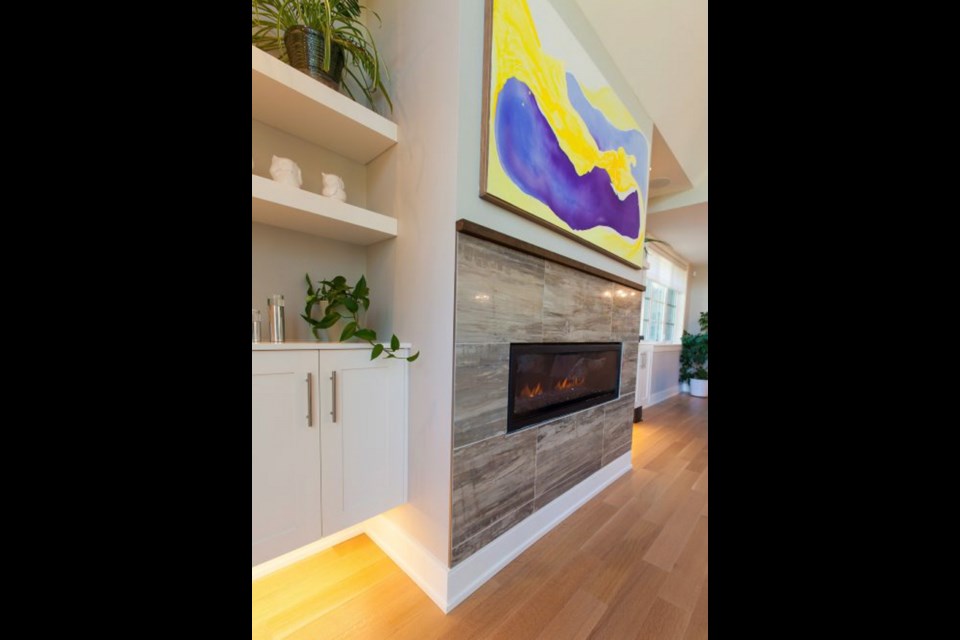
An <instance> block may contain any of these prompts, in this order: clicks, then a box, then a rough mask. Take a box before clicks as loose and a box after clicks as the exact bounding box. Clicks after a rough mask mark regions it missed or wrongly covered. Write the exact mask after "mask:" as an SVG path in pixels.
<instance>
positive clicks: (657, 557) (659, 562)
mask: <svg viewBox="0 0 960 640" xmlns="http://www.w3.org/2000/svg"><path fill="white" fill-rule="evenodd" d="M706 502H707V496H706V495H705V494H702V493H698V492H696V491H688V492H687V496H686V500H685V501H684V503H683V505H682V506H681V507H680V508H679V509H677V510H676V511H674V512H673V515H672V516H670V519H669V520H667V522H666V524H664V525H663V529H662V530H661V531H660V535H658V536H657V539H656V540H655V541H654V543H653V544H652V545H651V546H650V548H649V549H647V552H646V553H645V554H644V556H643V559H644V560H646V561H647V562H649V563H650V564H652V565H656V566H658V567H660V568H661V569H664V570H665V571H672V570H673V565H674V563H676V561H677V558H679V557H680V553H681V552H682V551H683V548H684V547H685V546H686V545H687V540H689V539H690V534H692V533H693V528H694V527H695V526H696V524H697V521H698V520H699V519H700V518H701V516H700V511H701V510H702V509H703V505H704V504H706Z"/></svg>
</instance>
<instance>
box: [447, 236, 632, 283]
mask: <svg viewBox="0 0 960 640" xmlns="http://www.w3.org/2000/svg"><path fill="white" fill-rule="evenodd" d="M457 231H459V232H460V233H465V234H467V235H468V236H473V237H474V238H480V239H481V240H488V241H490V242H492V243H494V244H499V245H501V246H503V247H507V248H509V249H515V250H517V251H520V252H522V253H526V254H529V255H531V256H537V257H538V258H544V259H546V260H550V261H551V262H556V263H557V264H562V265H563V266H565V267H570V268H571V269H576V270H577V271H582V272H583V273H589V274H590V275H592V276H597V277H598V278H605V279H607V280H610V281H611V282H616V283H617V284H620V285H623V286H625V287H628V288H630V289H634V290H636V291H646V287H644V286H643V285H642V284H638V283H636V282H631V281H630V280H627V279H626V278H623V277H621V276H618V275H615V274H612V273H609V272H607V271H604V270H603V269H597V268H596V267H591V266H590V265H588V264H584V263H583V262H580V261H579V260H574V259H573V258H568V257H566V256H562V255H560V254H559V253H554V252H553V251H550V250H548V249H544V248H543V247H538V246H536V245H534V244H530V243H529V242H524V241H523V240H518V239H517V238H514V237H512V236H508V235H506V234H505V233H500V232H499V231H494V230H493V229H488V228H487V227H484V226H482V225H479V224H477V223H476V222H471V221H469V220H464V219H463V218H461V219H460V220H457Z"/></svg>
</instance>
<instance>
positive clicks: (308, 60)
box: [283, 25, 343, 90]
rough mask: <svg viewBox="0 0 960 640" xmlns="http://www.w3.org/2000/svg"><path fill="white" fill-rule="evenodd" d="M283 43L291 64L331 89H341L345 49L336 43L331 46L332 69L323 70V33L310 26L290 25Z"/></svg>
mask: <svg viewBox="0 0 960 640" xmlns="http://www.w3.org/2000/svg"><path fill="white" fill-rule="evenodd" d="M283 44H284V45H285V46H286V48H287V55H288V56H289V57H290V66H292V67H293V68H295V69H298V70H299V71H302V72H303V73H305V74H307V75H308V76H310V77H311V78H314V79H316V80H319V81H320V82H322V83H323V84H325V85H327V86H328V87H330V88H331V89H334V90H339V89H340V79H341V78H342V77H343V49H342V48H341V47H339V46H338V45H336V44H334V45H332V46H331V47H330V71H329V72H327V71H324V70H323V33H322V32H320V31H317V30H316V29H311V28H310V27H304V26H301V25H297V26H295V27H290V28H289V29H287V32H286V33H285V34H284V35H283Z"/></svg>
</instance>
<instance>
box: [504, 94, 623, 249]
mask: <svg viewBox="0 0 960 640" xmlns="http://www.w3.org/2000/svg"><path fill="white" fill-rule="evenodd" d="M494 128H495V131H494V133H495V137H496V143H497V153H498V154H499V156H500V164H501V166H502V167H503V170H504V172H506V174H507V176H508V177H509V178H510V179H511V180H512V181H513V182H514V184H516V185H517V187H519V188H520V189H521V190H522V191H523V192H524V193H526V194H528V195H530V196H532V197H534V198H536V199H537V200H539V201H540V202H542V203H544V204H545V205H547V206H548V207H550V209H551V210H552V211H553V212H554V213H555V214H556V215H557V217H559V218H560V219H561V220H563V221H564V222H566V223H567V224H568V225H570V228H571V229H574V230H576V231H583V230H585V229H593V228H594V227H599V226H606V227H610V228H611V229H613V230H615V231H616V232H617V233H619V234H620V235H622V236H626V237H628V238H637V237H639V235H640V204H639V200H638V193H637V192H636V191H633V192H631V193H630V194H628V195H627V197H626V198H625V199H624V200H621V199H620V198H619V197H618V196H617V193H616V192H615V191H614V190H613V186H612V185H611V184H610V175H609V174H608V173H607V172H606V171H604V170H603V169H601V168H599V167H595V168H593V169H591V170H590V171H589V172H587V173H586V174H584V175H582V176H580V175H577V171H576V169H575V168H574V166H573V163H572V162H571V161H570V159H569V158H568V157H567V155H566V154H565V153H564V152H563V150H562V149H561V148H560V143H559V141H558V140H557V136H556V134H554V132H553V129H551V128H550V123H549V122H547V119H546V118H544V117H543V114H542V113H541V112H540V107H539V106H538V104H537V100H536V98H535V97H534V96H533V92H531V91H530V89H529V88H528V87H527V85H526V84H524V83H523V82H520V81H519V80H517V79H516V78H510V79H509V80H507V81H506V82H505V83H504V85H503V88H502V89H501V90H500V93H499V94H498V96H497V113H496V116H495V121H494Z"/></svg>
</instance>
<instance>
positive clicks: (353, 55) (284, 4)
mask: <svg viewBox="0 0 960 640" xmlns="http://www.w3.org/2000/svg"><path fill="white" fill-rule="evenodd" d="M252 2H253V44H254V45H256V46H257V47H259V48H260V49H263V50H264V51H279V52H280V59H281V60H283V61H284V62H289V56H288V55H287V49H286V45H284V42H283V35H284V33H286V31H287V29H289V28H290V27H293V26H296V25H301V26H304V27H310V28H311V29H316V30H317V31H320V32H321V33H323V40H324V45H323V70H324V71H327V72H329V71H330V62H331V59H332V56H331V55H330V54H331V49H332V47H334V46H337V47H341V48H342V49H343V52H344V56H345V62H346V64H345V65H344V73H345V74H347V75H349V77H350V78H351V80H352V81H353V83H354V84H355V85H356V86H357V87H358V88H359V90H360V92H361V93H363V95H364V97H365V98H366V99H367V102H368V103H369V104H370V106H371V107H372V106H373V100H374V94H376V93H377V92H379V93H381V94H382V95H383V98H384V100H386V102H387V105H389V107H390V111H391V112H393V102H392V101H391V100H390V94H389V93H388V92H387V89H386V87H384V86H383V76H384V73H385V72H386V69H385V68H382V65H381V63H380V53H379V52H378V51H377V45H376V42H374V40H373V34H371V33H370V30H369V29H368V28H367V26H366V25H365V24H364V23H363V22H362V21H361V20H360V15H361V13H362V11H364V10H366V11H369V13H371V14H372V15H373V16H374V17H375V18H376V19H377V22H378V24H379V23H380V22H381V21H380V16H379V14H377V12H376V11H372V10H370V9H368V8H367V7H365V6H363V5H361V4H360V2H359V0H252ZM341 86H342V88H343V90H344V92H345V93H346V94H347V95H349V96H350V98H351V99H354V100H355V99H356V98H354V96H353V91H352V90H351V88H350V86H349V84H348V83H346V82H343V83H341Z"/></svg>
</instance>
